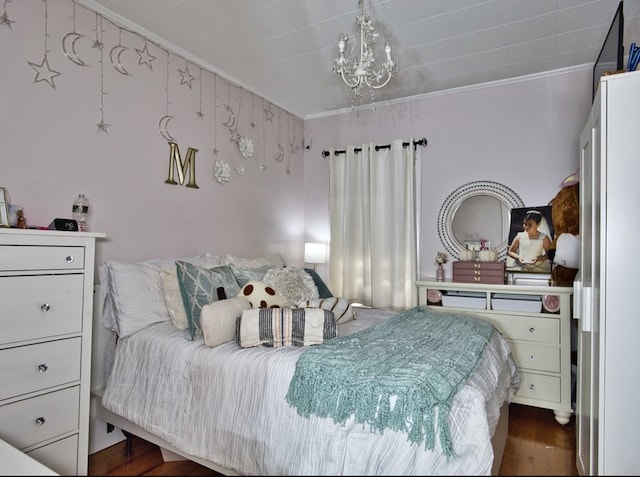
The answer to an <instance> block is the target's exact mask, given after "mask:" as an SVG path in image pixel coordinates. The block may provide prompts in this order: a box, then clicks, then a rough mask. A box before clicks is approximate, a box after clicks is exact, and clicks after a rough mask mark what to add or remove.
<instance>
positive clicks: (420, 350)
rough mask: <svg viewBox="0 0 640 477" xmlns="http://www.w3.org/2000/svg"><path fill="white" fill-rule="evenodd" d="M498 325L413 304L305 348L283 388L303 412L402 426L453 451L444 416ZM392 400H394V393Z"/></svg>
mask: <svg viewBox="0 0 640 477" xmlns="http://www.w3.org/2000/svg"><path fill="white" fill-rule="evenodd" d="M493 330H494V327H493V325H491V324H490V323H489V322H487V321H483V320H481V319H478V318H474V317H472V316H470V315H467V314H464V313H459V312H458V313H456V312H447V311H444V310H438V311H436V310H431V309H427V308H423V307H416V308H413V309H410V310H407V311H404V312H401V313H399V314H397V315H395V316H394V317H392V318H390V319H388V320H385V321H383V322H381V323H378V324H377V325H374V326H372V327H371V328H368V329H365V330H362V331H359V332H356V333H354V334H352V335H349V336H345V337H338V338H334V339H332V340H330V341H328V342H326V343H324V344H321V345H318V346H314V347H312V348H309V349H308V350H307V351H305V352H304V353H303V354H302V356H301V357H300V359H299V360H298V363H297V364H296V369H295V373H294V376H293V378H292V379H291V382H290V384H289V391H288V392H287V395H286V400H287V402H288V403H289V404H290V405H291V406H294V407H296V408H297V412H298V414H300V415H301V416H304V417H309V416H310V415H312V414H315V415H317V416H319V417H330V418H332V419H333V421H334V422H336V423H337V424H344V423H345V422H346V420H347V419H348V418H349V417H351V416H354V418H355V421H356V422H358V423H362V424H369V425H370V426H371V427H372V429H374V430H375V431H378V432H380V433H382V432H383V431H384V430H385V429H392V430H396V431H401V432H405V433H406V434H407V436H408V440H409V442H411V443H412V444H421V443H422V442H424V445H425V448H426V449H429V450H433V449H434V444H435V434H436V428H435V422H436V414H437V432H438V436H439V439H440V444H441V446H442V449H443V451H444V453H445V455H446V456H447V457H448V458H451V457H454V456H455V453H454V451H453V447H452V443H451V435H450V432H449V426H448V420H447V416H448V414H449V409H450V407H451V401H452V399H453V396H454V395H455V394H456V393H457V392H458V390H459V389H460V388H461V387H462V386H463V385H464V383H465V382H466V381H467V379H468V378H469V376H470V375H471V373H472V372H473V371H474V370H475V368H476V366H477V364H478V361H479V359H480V356H481V355H482V353H483V350H484V348H485V345H486V344H487V342H488V341H489V339H490V337H491V334H492V332H493ZM393 397H395V399H396V401H395V404H394V405H393V406H392V402H393V401H392V398H393Z"/></svg>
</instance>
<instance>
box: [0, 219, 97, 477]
mask: <svg viewBox="0 0 640 477" xmlns="http://www.w3.org/2000/svg"><path fill="white" fill-rule="evenodd" d="M100 237H104V234H99V233H88V232H58V231H42V230H22V229H0V307H1V309H2V310H1V311H0V326H1V329H2V332H1V334H0V438H1V439H2V440H4V441H6V442H7V443H9V444H10V445H11V446H13V447H15V448H17V449H19V450H21V451H22V452H24V453H25V454H27V455H29V456H30V457H33V458H34V459H36V460H38V461H40V462H42V463H43V464H45V465H46V466H47V467H49V468H51V469H52V470H54V471H55V472H57V473H59V474H63V475H75V474H79V475H86V473H87V463H88V440H89V391H90V378H91V323H92V311H93V277H94V257H95V242H96V239H97V238H100Z"/></svg>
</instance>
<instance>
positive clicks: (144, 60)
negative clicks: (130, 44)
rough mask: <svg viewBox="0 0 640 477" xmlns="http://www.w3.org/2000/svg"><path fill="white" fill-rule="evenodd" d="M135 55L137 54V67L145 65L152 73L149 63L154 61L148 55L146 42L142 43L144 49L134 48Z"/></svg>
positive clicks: (151, 56) (153, 58)
mask: <svg viewBox="0 0 640 477" xmlns="http://www.w3.org/2000/svg"><path fill="white" fill-rule="evenodd" d="M135 50H136V53H138V57H139V58H138V64H139V65H147V67H148V68H149V69H150V70H151V71H153V66H152V65H151V62H152V61H153V60H155V59H156V57H155V56H153V55H152V54H151V53H149V45H148V44H147V40H145V41H144V48H143V49H142V50H139V49H138V48H135Z"/></svg>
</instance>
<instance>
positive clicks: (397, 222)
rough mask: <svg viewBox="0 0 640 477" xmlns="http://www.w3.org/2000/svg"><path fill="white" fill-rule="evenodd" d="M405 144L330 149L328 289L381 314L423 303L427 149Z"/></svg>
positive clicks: (410, 143)
mask: <svg viewBox="0 0 640 477" xmlns="http://www.w3.org/2000/svg"><path fill="white" fill-rule="evenodd" d="M402 142H403V141H402V140H394V141H393V142H392V143H391V145H390V147H389V148H386V149H383V148H380V149H379V150H378V151H376V148H375V145H373V144H363V145H362V146H361V147H360V149H361V151H360V152H356V148H355V147H354V146H348V147H347V148H346V153H345V154H338V155H336V154H335V151H334V150H330V161H331V165H330V181H331V183H330V200H329V202H330V227H331V243H330V248H329V250H330V260H329V288H330V289H331V290H332V291H333V294H334V295H336V296H342V297H345V298H348V299H349V300H351V301H354V302H359V303H362V304H364V305H370V306H373V307H375V308H387V309H406V308H410V307H413V306H415V305H416V304H417V292H416V279H417V269H418V264H417V254H418V250H417V243H418V240H417V230H418V224H417V217H418V209H417V204H419V199H420V191H419V187H418V186H417V184H419V177H420V175H419V170H420V169H419V168H420V159H421V150H420V148H419V147H415V146H414V145H413V139H411V140H410V141H409V146H407V147H404V146H403V144H402Z"/></svg>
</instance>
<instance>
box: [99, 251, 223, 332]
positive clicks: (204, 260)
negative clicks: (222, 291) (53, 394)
mask: <svg viewBox="0 0 640 477" xmlns="http://www.w3.org/2000/svg"><path fill="white" fill-rule="evenodd" d="M176 260H184V261H188V262H190V263H194V264H198V265H199V266H203V267H211V266H215V265H219V264H220V262H222V261H223V258H221V257H219V256H215V255H207V256H203V255H198V256H195V257H189V258H185V259H176V258H162V259H153V260H146V261H141V262H119V261H106V262H105V263H104V264H103V265H101V266H99V267H98V278H99V280H100V283H101V284H102V286H103V287H104V290H103V293H105V301H104V305H103V310H102V322H103V324H104V326H105V327H106V328H107V329H109V330H111V331H114V332H116V333H117V334H118V336H120V337H121V338H123V337H125V336H129V335H130V334H133V333H135V332H136V331H138V330H140V329H142V328H144V327H145V326H148V325H150V324H153V323H157V322H159V321H166V320H170V319H171V316H170V315H169V309H168V307H167V304H166V299H165V293H164V288H163V286H162V277H161V271H166V272H167V273H170V274H171V273H173V274H174V275H175V274H176V267H175V262H176ZM176 279H177V275H176ZM180 299H182V298H180ZM183 306H184V305H183Z"/></svg>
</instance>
